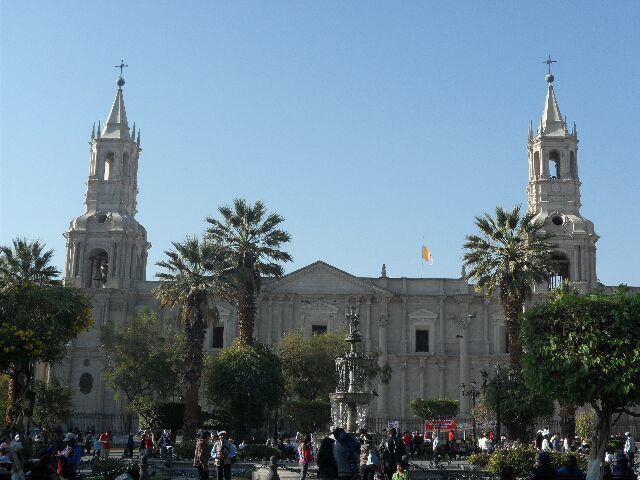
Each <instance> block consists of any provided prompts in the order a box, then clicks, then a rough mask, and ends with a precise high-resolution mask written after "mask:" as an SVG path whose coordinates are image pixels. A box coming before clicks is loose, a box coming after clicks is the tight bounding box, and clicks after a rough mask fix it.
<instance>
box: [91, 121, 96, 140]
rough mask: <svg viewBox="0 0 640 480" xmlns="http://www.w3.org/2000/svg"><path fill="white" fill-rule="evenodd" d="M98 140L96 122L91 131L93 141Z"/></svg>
mask: <svg viewBox="0 0 640 480" xmlns="http://www.w3.org/2000/svg"><path fill="white" fill-rule="evenodd" d="M94 138H96V122H93V128H92V129H91V140H93V139H94Z"/></svg>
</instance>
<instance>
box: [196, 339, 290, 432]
mask: <svg viewBox="0 0 640 480" xmlns="http://www.w3.org/2000/svg"><path fill="white" fill-rule="evenodd" d="M205 363H206V368H205V379H204V387H205V388H204V396H205V398H206V399H207V400H208V401H209V403H210V404H211V405H212V406H213V408H214V412H213V413H214V415H215V416H217V417H218V418H222V419H224V420H225V421H226V422H228V423H227V425H226V426H227V427H228V429H230V430H232V431H234V432H236V433H238V434H239V435H246V434H247V433H248V432H249V430H250V428H252V427H253V428H259V427H260V426H261V425H263V424H264V423H265V422H266V421H267V420H268V419H269V416H270V413H271V412H273V411H274V410H275V409H276V408H277V407H279V406H280V405H281V403H282V397H283V392H284V378H283V376H282V364H281V362H280V358H279V357H278V356H277V355H276V354H275V353H274V352H273V350H272V349H271V347H269V346H268V345H264V344H262V343H258V342H255V343H253V344H251V345H247V344H245V343H242V342H240V341H239V340H236V341H235V342H234V343H233V345H232V346H230V347H227V348H225V349H224V350H222V351H221V352H220V353H215V354H209V355H207V357H206V362H205Z"/></svg>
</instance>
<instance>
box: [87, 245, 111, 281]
mask: <svg viewBox="0 0 640 480" xmlns="http://www.w3.org/2000/svg"><path fill="white" fill-rule="evenodd" d="M87 267H88V271H87V274H88V275H87V276H86V277H85V280H84V284H85V288H104V287H106V286H107V278H108V276H109V255H108V254H107V252H106V251H104V250H103V249H101V248H96V249H95V250H92V251H91V253H89V262H88V265H87Z"/></svg>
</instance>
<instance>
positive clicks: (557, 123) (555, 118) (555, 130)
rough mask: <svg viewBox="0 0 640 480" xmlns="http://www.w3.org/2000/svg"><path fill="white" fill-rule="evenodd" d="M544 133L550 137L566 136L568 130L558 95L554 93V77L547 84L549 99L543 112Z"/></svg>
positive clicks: (546, 100)
mask: <svg viewBox="0 0 640 480" xmlns="http://www.w3.org/2000/svg"><path fill="white" fill-rule="evenodd" d="M541 123H542V133H543V134H544V135H548V136H564V132H565V129H566V124H565V121H564V120H563V119H562V115H561V114H560V107H559V106H558V100H557V99H556V94H555V92H554V91H553V76H552V78H551V81H548V82H547V98H546V99H545V102H544V110H543V111H542V122H541Z"/></svg>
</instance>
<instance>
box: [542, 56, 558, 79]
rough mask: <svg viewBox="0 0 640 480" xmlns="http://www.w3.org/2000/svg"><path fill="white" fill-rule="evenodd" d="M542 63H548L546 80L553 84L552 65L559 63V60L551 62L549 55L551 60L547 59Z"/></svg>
mask: <svg viewBox="0 0 640 480" xmlns="http://www.w3.org/2000/svg"><path fill="white" fill-rule="evenodd" d="M542 63H546V64H547V76H546V77H544V78H545V80H546V81H547V83H548V84H552V83H553V80H554V77H553V74H552V73H551V64H552V63H558V61H557V60H551V55H549V58H547V59H546V60H545V61H544V62H542Z"/></svg>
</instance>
